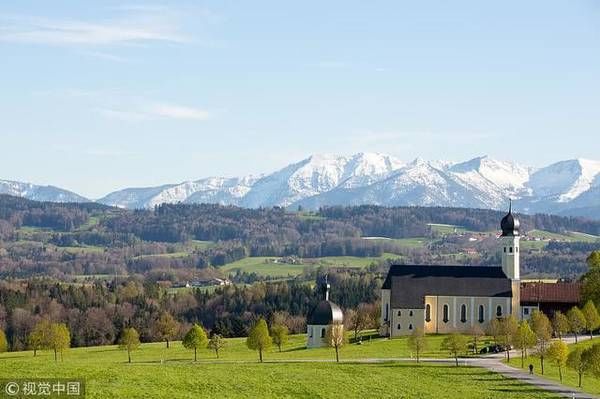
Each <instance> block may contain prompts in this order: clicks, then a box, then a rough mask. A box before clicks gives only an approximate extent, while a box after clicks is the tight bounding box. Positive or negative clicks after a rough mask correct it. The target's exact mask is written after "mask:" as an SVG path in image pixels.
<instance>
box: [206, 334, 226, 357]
mask: <svg viewBox="0 0 600 399" xmlns="http://www.w3.org/2000/svg"><path fill="white" fill-rule="evenodd" d="M224 347H225V340H224V339H223V337H222V336H221V335H219V334H213V336H212V337H211V338H210V340H209V341H208V349H212V350H214V351H215V355H217V359H218V358H219V351H220V350H221V349H223V348H224Z"/></svg>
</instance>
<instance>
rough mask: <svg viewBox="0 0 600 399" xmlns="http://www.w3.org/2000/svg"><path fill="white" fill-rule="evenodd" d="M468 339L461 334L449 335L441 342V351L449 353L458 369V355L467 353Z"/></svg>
mask: <svg viewBox="0 0 600 399" xmlns="http://www.w3.org/2000/svg"><path fill="white" fill-rule="evenodd" d="M467 343H468V339H467V337H466V336H464V335H462V334H456V333H454V334H450V335H448V336H447V337H446V338H444V340H443V341H442V350H445V351H448V352H450V355H452V356H453V357H454V360H455V361H456V367H458V355H459V354H462V353H465V352H466V351H467Z"/></svg>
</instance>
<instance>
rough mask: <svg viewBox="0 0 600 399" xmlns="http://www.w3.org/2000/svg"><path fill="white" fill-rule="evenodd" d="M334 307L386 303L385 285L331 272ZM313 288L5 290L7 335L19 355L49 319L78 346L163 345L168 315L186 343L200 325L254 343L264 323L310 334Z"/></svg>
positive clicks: (132, 282)
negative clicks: (253, 331) (281, 322)
mask: <svg viewBox="0 0 600 399" xmlns="http://www.w3.org/2000/svg"><path fill="white" fill-rule="evenodd" d="M329 281H330V283H331V284H332V287H333V289H332V293H331V299H332V300H333V301H335V302H336V303H338V304H339V305H340V306H342V307H343V308H344V309H351V308H356V307H358V305H359V304H360V303H363V302H364V303H374V302H376V301H377V300H378V295H379V288H380V286H381V282H382V281H381V278H380V277H379V275H374V274H370V273H363V274H360V273H359V274H350V273H336V272H330V274H329ZM320 296H321V295H320V294H319V292H317V290H316V289H315V288H314V287H313V286H312V285H311V284H307V283H301V282H286V281H280V282H273V283H257V284H254V285H252V286H225V287H222V288H218V289H216V290H215V291H214V292H207V291H202V290H200V289H195V290H191V291H182V292H180V293H177V294H174V295H171V294H167V291H166V290H165V289H164V288H162V287H161V285H160V284H159V283H158V282H156V281H154V280H152V279H149V278H148V279H145V280H139V279H133V278H131V279H128V280H125V281H122V282H119V283H118V284H115V282H114V281H112V282H100V281H97V282H95V283H91V284H79V285H77V284H65V283H54V282H51V281H49V280H29V281H10V282H9V281H2V282H0V330H4V331H6V332H7V337H8V341H9V342H10V345H11V348H13V350H17V349H23V348H26V347H27V344H28V342H27V337H28V336H29V335H30V334H31V332H32V331H33V328H34V326H35V325H36V324H37V323H38V322H40V321H41V320H42V319H47V320H49V321H51V322H54V323H65V324H66V325H67V326H68V329H69V331H71V338H70V339H71V343H72V345H73V346H90V345H105V344H113V343H115V342H116V339H117V337H118V336H119V334H120V333H121V331H123V329H124V328H126V327H133V328H135V329H136V330H137V331H139V333H140V337H141V339H142V341H145V342H150V341H157V340H161V339H162V338H161V336H162V335H161V334H162V333H161V331H159V330H157V328H158V327H157V326H160V325H161V323H159V322H158V321H159V320H160V318H161V317H164V315H165V314H168V315H170V316H172V318H173V319H174V320H175V321H177V323H178V325H179V326H180V327H181V328H180V329H178V330H177V332H176V333H175V334H174V335H175V336H174V338H181V334H182V332H183V331H186V330H188V329H189V327H190V325H191V324H192V323H199V324H201V325H203V326H205V327H206V328H207V329H209V330H211V331H212V332H213V333H218V334H220V335H222V336H224V337H238V336H247V335H248V329H249V328H250V327H251V326H252V325H253V324H254V323H255V322H256V320H257V319H258V318H261V317H262V318H265V319H267V320H271V319H272V318H273V317H275V316H277V317H280V318H283V319H285V322H286V323H287V324H288V328H289V330H290V331H291V332H296V333H299V332H304V331H305V317H306V314H307V313H308V311H309V310H310V309H311V308H312V307H313V306H315V305H316V303H317V302H318V301H319V300H320V299H321V298H320Z"/></svg>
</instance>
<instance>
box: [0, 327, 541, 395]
mask: <svg viewBox="0 0 600 399" xmlns="http://www.w3.org/2000/svg"><path fill="white" fill-rule="evenodd" d="M290 338H291V339H290V342H289V343H288V344H287V345H285V346H284V348H282V349H283V350H282V352H278V350H277V349H276V348H275V347H274V348H272V349H271V350H269V351H268V352H267V353H266V354H265V361H266V362H265V363H263V364H260V363H258V360H257V354H256V352H253V351H250V350H248V349H247V348H246V346H245V340H244V339H243V338H235V339H228V340H227V346H226V347H225V348H224V349H223V351H222V353H221V358H220V359H219V360H218V361H217V360H216V358H215V355H214V353H213V352H210V351H208V350H201V351H200V352H199V358H198V362H194V361H193V352H192V351H189V350H186V349H185V348H183V347H182V345H181V343H180V342H174V343H172V345H171V348H169V349H167V348H166V347H165V344H164V343H148V344H143V345H142V346H141V347H140V349H138V350H137V351H134V352H133V354H132V363H131V364H129V363H127V354H126V352H124V351H122V350H120V349H118V348H117V347H116V346H104V347H90V348H75V349H71V350H69V351H67V352H66V353H65V355H64V359H63V360H62V361H59V362H58V363H55V362H54V360H53V357H52V354H51V353H50V352H48V351H43V352H40V353H39V354H38V356H37V357H33V354H32V352H31V351H28V352H10V353H4V354H2V355H0V376H1V377H2V378H26V377H32V378H34V377H37V378H45V377H47V378H59V377H60V378H75V377H76V378H83V379H85V382H86V391H87V393H86V396H87V397H88V398H109V397H110V398H213V397H220V398H257V397H261V398H339V397H345V398H366V397H369V398H370V397H372V398H407V399H408V398H432V399H433V398H465V399H471V398H498V399H500V398H509V399H511V398H549V397H553V396H551V395H550V394H548V393H546V392H544V391H541V390H539V389H537V388H535V387H533V386H530V385H527V384H523V383H520V382H518V381H515V380H510V379H506V378H504V377H502V376H500V375H498V374H494V373H491V372H489V371H487V370H484V369H480V368H476V367H454V366H451V365H447V364H425V363H420V364H416V363H414V362H391V361H382V362H380V363H359V362H356V361H355V362H353V361H352V360H353V359H354V360H356V359H375V358H378V359H381V358H383V359H385V358H389V357H410V355H411V353H410V350H409V349H408V346H407V340H406V339H405V338H399V339H394V340H388V339H381V338H377V339H373V340H372V341H369V340H368V339H367V340H365V341H364V342H363V344H362V345H356V344H348V345H346V346H345V347H343V348H342V349H341V353H340V356H341V359H342V361H344V362H343V363H340V364H336V363H334V362H331V361H332V360H333V358H334V353H333V350H332V349H330V348H320V349H305V348H304V340H305V336H304V335H296V336H293V337H290ZM428 339H429V346H430V350H429V351H428V352H426V353H425V354H424V355H426V356H432V357H445V356H446V354H445V353H443V352H440V350H439V344H440V343H441V340H442V339H443V337H442V336H431V337H429V338H428ZM325 360H327V361H325Z"/></svg>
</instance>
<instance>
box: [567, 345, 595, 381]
mask: <svg viewBox="0 0 600 399" xmlns="http://www.w3.org/2000/svg"><path fill="white" fill-rule="evenodd" d="M586 351H587V349H583V348H582V347H576V348H575V349H573V350H572V351H571V353H569V356H568V357H567V367H568V368H570V369H572V370H574V371H575V372H576V373H577V376H578V377H579V384H578V386H579V388H581V381H582V379H583V375H584V374H585V373H587V372H588V371H589V370H590V369H591V367H592V364H591V362H590V360H591V359H590V356H589V354H587V353H586Z"/></svg>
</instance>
